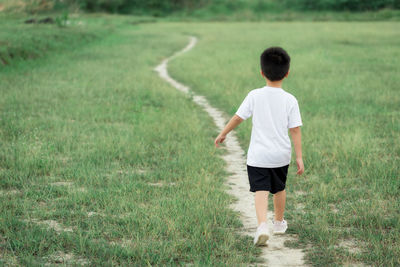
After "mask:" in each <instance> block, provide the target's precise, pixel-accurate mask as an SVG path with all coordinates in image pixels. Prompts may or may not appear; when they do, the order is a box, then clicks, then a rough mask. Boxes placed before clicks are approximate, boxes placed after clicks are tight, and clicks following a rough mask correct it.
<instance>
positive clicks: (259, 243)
mask: <svg viewBox="0 0 400 267" xmlns="http://www.w3.org/2000/svg"><path fill="white" fill-rule="evenodd" d="M268 239H269V235H267V234H261V235H259V236H258V240H257V242H256V243H255V245H256V246H262V245H265V244H266V243H267V241H268Z"/></svg>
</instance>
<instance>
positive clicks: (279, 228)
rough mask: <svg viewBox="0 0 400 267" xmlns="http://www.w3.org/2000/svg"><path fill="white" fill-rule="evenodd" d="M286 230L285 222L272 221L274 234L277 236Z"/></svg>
mask: <svg viewBox="0 0 400 267" xmlns="http://www.w3.org/2000/svg"><path fill="white" fill-rule="evenodd" d="M286 229H287V222H286V221H285V220H283V221H274V227H273V230H274V234H276V235H279V234H284V233H285V232H286Z"/></svg>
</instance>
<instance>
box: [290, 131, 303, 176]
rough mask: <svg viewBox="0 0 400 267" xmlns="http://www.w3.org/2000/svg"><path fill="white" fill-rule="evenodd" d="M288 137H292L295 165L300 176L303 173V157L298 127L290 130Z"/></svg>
mask: <svg viewBox="0 0 400 267" xmlns="http://www.w3.org/2000/svg"><path fill="white" fill-rule="evenodd" d="M289 131H290V135H291V136H292V141H293V144H294V150H295V152H296V164H297V174H298V175H301V174H302V173H303V172H304V163H303V155H302V151H301V130H300V126H299V127H295V128H290V129H289Z"/></svg>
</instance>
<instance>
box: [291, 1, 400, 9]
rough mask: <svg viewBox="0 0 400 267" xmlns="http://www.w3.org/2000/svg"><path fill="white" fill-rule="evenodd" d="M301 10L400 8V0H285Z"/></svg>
mask: <svg viewBox="0 0 400 267" xmlns="http://www.w3.org/2000/svg"><path fill="white" fill-rule="evenodd" d="M285 3H286V4H289V5H292V6H293V7H295V8H299V9H301V10H335V11H369V10H379V9H383V8H396V9H397V8H400V0H285Z"/></svg>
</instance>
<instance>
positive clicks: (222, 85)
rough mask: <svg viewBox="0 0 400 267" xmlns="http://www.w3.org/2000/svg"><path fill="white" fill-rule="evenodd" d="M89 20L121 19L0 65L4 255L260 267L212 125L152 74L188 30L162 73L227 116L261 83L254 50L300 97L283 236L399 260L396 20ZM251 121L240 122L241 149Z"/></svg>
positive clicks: (356, 257) (330, 256) (316, 258)
mask: <svg viewBox="0 0 400 267" xmlns="http://www.w3.org/2000/svg"><path fill="white" fill-rule="evenodd" d="M85 18H86V17H85ZM85 18H84V19H85ZM90 18H91V20H92V22H93V25H102V24H107V23H109V22H114V23H117V24H116V26H115V27H114V30H113V33H112V34H110V35H108V36H106V37H104V38H103V39H100V38H98V39H97V41H96V42H91V43H90V44H87V45H85V46H82V47H80V49H68V48H66V49H64V48H60V50H53V51H63V53H56V52H50V53H48V54H47V56H45V57H42V58H39V59H36V60H28V61H20V62H19V63H18V64H15V65H13V66H7V67H5V68H3V69H0V80H1V83H0V93H1V96H2V97H1V98H0V114H1V116H0V188H1V191H0V193H1V194H0V198H1V201H0V212H1V215H0V255H2V256H1V257H0V264H7V263H13V262H14V263H15V264H17V265H18V264H19V265H41V264H44V263H46V262H52V263H55V262H56V261H57V260H56V259H55V258H54V257H55V256H54V255H56V254H57V253H58V252H60V251H61V252H64V253H71V254H73V255H74V260H70V261H66V262H65V263H67V264H73V263H74V262H75V263H77V262H79V260H85V261H88V262H89V263H90V265H94V266H97V265H99V266H100V265H111V264H119V265H129V264H131V265H132V264H135V265H139V266H146V265H174V266H175V265H185V264H187V263H193V264H194V265H195V266H240V265H243V266H247V265H248V264H249V263H250V262H255V261H256V256H257V254H258V253H259V250H258V249H254V248H253V247H252V245H251V244H252V243H251V241H252V240H251V238H250V237H249V238H243V237H240V236H238V235H237V234H236V233H235V231H236V230H237V229H238V228H239V227H240V221H239V219H238V218H239V217H238V214H235V213H234V212H233V211H231V210H230V209H228V205H229V203H230V202H231V201H233V200H232V198H231V197H229V196H228V195H227V194H226V193H225V192H224V188H225V187H224V186H223V181H224V179H225V178H226V173H225V172H224V171H223V166H224V164H223V161H222V160H221V159H220V158H219V155H220V154H221V153H223V152H222V151H219V150H215V149H214V147H213V140H214V138H215V136H216V135H217V132H216V131H215V126H214V125H213V123H212V121H211V119H210V118H209V117H208V116H206V115H205V114H204V112H203V111H202V110H201V109H200V108H199V107H197V106H196V105H195V104H193V103H192V102H191V100H190V98H188V97H186V96H184V95H182V94H181V93H180V92H177V91H176V90H175V89H173V88H171V87H170V86H169V85H167V84H166V83H165V82H163V81H162V80H161V79H159V78H158V76H157V74H156V73H155V72H154V71H153V67H154V66H156V65H157V64H158V63H159V62H160V61H161V60H162V59H163V58H165V57H167V56H169V55H171V54H172V53H173V52H175V51H177V50H180V49H181V48H183V47H184V46H185V45H186V44H187V41H188V39H187V36H188V35H196V36H198V37H199V43H198V44H197V46H196V47H195V48H194V49H193V50H192V51H190V52H189V53H187V54H185V55H183V56H182V57H180V58H177V59H176V60H174V61H173V62H171V64H170V73H171V75H172V76H173V77H176V78H177V79H178V80H180V81H182V82H183V83H185V84H187V85H189V86H191V87H192V88H193V90H194V91H196V93H199V94H203V95H205V96H206V97H207V98H208V99H209V101H210V102H211V103H212V104H213V105H214V106H216V107H218V108H220V109H222V110H224V111H225V112H226V113H227V114H229V115H232V114H233V113H234V112H235V111H236V109H237V107H238V106H239V104H240V103H241V101H242V100H243V98H244V96H245V95H246V94H247V92H248V91H249V90H251V89H253V88H256V87H261V86H263V80H262V79H261V77H260V76H259V66H258V64H259V61H258V57H259V54H260V53H261V52H262V50H263V49H264V48H265V47H267V46H271V45H282V46H283V47H285V48H286V49H287V50H288V52H289V53H290V55H291V56H292V69H291V74H290V77H289V78H288V80H287V81H286V82H285V83H284V88H285V89H287V90H288V91H289V92H291V93H293V94H294V95H295V96H296V97H297V99H298V100H299V104H300V108H301V113H302V117H303V123H304V126H303V146H304V151H303V154H304V160H305V165H306V173H305V175H304V176H302V177H295V175H294V168H293V167H291V168H290V174H289V178H288V188H287V189H288V202H287V212H286V217H287V218H288V221H289V224H290V230H289V231H290V233H295V234H298V236H299V242H292V243H290V244H289V243H288V245H292V246H299V247H304V248H305V249H306V253H307V254H306V256H307V260H308V262H309V263H310V264H313V265H315V266H338V265H343V264H350V265H351V264H356V263H366V264H369V265H373V266H396V265H399V264H400V263H399V260H398V259H399V258H400V249H399V246H397V243H396V242H397V240H398V238H399V236H400V231H399V229H400V225H399V217H400V216H399V215H400V214H399V210H400V205H399V201H398V195H399V186H400V184H399V180H398V177H399V172H398V170H397V165H398V164H399V155H400V144H399V139H398V132H399V130H400V129H399V125H400V121H399V111H398V106H399V103H400V97H399V94H398V92H397V91H398V90H397V87H396V86H397V84H398V83H399V79H400V78H399V76H398V75H397V74H398V73H399V68H400V66H399V64H398V62H397V59H398V58H399V53H400V49H399V43H400V39H399V37H398V34H397V29H398V27H399V24H398V23H396V22H391V23H390V22H385V23H332V22H331V23H311V22H289V23H281V22H274V23H268V22H264V23H152V24H132V23H130V22H132V21H130V19H129V17H117V16H115V17H106V18H103V17H102V16H95V17H90ZM87 19H88V18H87ZM107 21H108V22H107ZM121 21H122V22H121ZM97 29H99V28H97ZM48 30H49V31H52V30H53V29H52V28H51V29H50V28H48ZM71 30H72V29H71ZM91 31H92V34H96V33H98V31H97V30H96V29H95V28H93V30H91ZM99 31H100V30H99ZM44 32H45V31H44ZM2 34H3V33H2ZM8 36H13V34H12V33H10V32H9V33H8ZM13 38H17V37H13ZM250 129H251V122H250V120H248V121H246V122H245V123H244V124H242V125H240V126H239V128H238V129H237V132H238V135H239V138H240V141H241V143H242V146H243V148H244V149H247V145H248V141H249V138H250ZM228 138H229V137H228ZM61 181H64V182H65V181H68V182H70V184H69V185H64V186H62V185H57V184H53V183H55V182H61ZM158 183H161V184H158ZM10 190H14V191H10ZM296 192H297V193H296ZM249 194H250V193H249ZM90 212H96V213H94V214H92V213H90ZM91 214H92V216H90V215H91ZM30 219H35V220H36V222H46V220H54V221H57V222H58V223H60V224H61V225H62V227H67V228H71V229H72V230H73V231H72V232H69V231H66V232H61V233H57V232H56V231H54V230H52V229H47V227H46V225H45V224H40V223H34V222H29V220H30ZM27 220H28V221H27ZM346 240H347V241H350V243H354V244H355V246H356V248H357V249H354V250H351V249H348V248H347V247H346V246H345V245H343V244H344V243H343V241H346ZM307 245H311V246H310V247H309V246H307Z"/></svg>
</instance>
